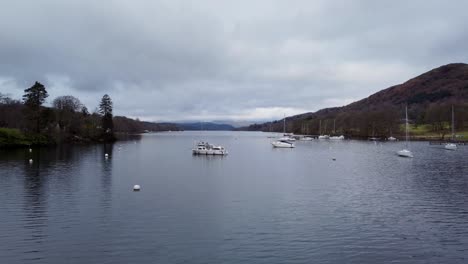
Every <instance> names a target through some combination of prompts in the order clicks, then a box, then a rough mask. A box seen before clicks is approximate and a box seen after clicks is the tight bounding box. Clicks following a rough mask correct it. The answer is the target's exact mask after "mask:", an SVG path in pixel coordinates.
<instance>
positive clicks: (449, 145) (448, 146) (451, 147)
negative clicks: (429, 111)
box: [444, 105, 457, 150]
mask: <svg viewBox="0 0 468 264" xmlns="http://www.w3.org/2000/svg"><path fill="white" fill-rule="evenodd" d="M454 141H455V114H454V111H453V105H452V142H450V143H447V144H445V146H444V148H445V149H446V150H457V144H455V143H453V142H454Z"/></svg>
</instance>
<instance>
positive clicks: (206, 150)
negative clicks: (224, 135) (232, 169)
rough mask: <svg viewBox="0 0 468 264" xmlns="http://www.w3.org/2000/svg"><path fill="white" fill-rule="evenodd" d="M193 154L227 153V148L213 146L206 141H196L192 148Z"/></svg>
mask: <svg viewBox="0 0 468 264" xmlns="http://www.w3.org/2000/svg"><path fill="white" fill-rule="evenodd" d="M192 154H194V155H227V154H228V152H227V150H226V149H225V148H224V147H222V146H215V145H212V144H210V143H208V142H203V141H201V142H198V143H197V145H196V146H195V148H194V149H192Z"/></svg>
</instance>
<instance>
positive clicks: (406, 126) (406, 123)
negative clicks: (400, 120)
mask: <svg viewBox="0 0 468 264" xmlns="http://www.w3.org/2000/svg"><path fill="white" fill-rule="evenodd" d="M405 113H406V118H405V128H406V147H407V148H408V106H406V107H405Z"/></svg>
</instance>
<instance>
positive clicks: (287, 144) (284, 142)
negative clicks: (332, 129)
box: [271, 134, 345, 148]
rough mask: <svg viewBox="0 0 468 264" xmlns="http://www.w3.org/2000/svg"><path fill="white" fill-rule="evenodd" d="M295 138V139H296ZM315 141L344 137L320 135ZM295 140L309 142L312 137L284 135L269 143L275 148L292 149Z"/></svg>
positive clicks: (341, 138) (342, 137)
mask: <svg viewBox="0 0 468 264" xmlns="http://www.w3.org/2000/svg"><path fill="white" fill-rule="evenodd" d="M296 138H297V139H296ZM316 138H317V139H321V140H323V139H330V140H343V139H345V137H344V136H328V135H321V136H318V137H316ZM296 140H300V141H311V140H314V137H311V136H294V135H292V134H284V136H283V137H281V138H279V139H277V140H275V141H273V142H271V145H273V147H275V148H294V147H295V145H294V142H295V141H296Z"/></svg>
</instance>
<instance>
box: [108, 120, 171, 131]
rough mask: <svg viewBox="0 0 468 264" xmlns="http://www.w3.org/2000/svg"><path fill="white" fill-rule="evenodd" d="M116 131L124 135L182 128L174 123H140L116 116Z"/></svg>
mask: <svg viewBox="0 0 468 264" xmlns="http://www.w3.org/2000/svg"><path fill="white" fill-rule="evenodd" d="M113 121H114V131H115V132H123V133H141V132H144V131H153V132H156V131H169V130H172V131H177V130H180V127H179V126H178V125H177V124H173V123H153V122H147V121H139V120H135V119H131V118H128V117H125V116H114V118H113Z"/></svg>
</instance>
